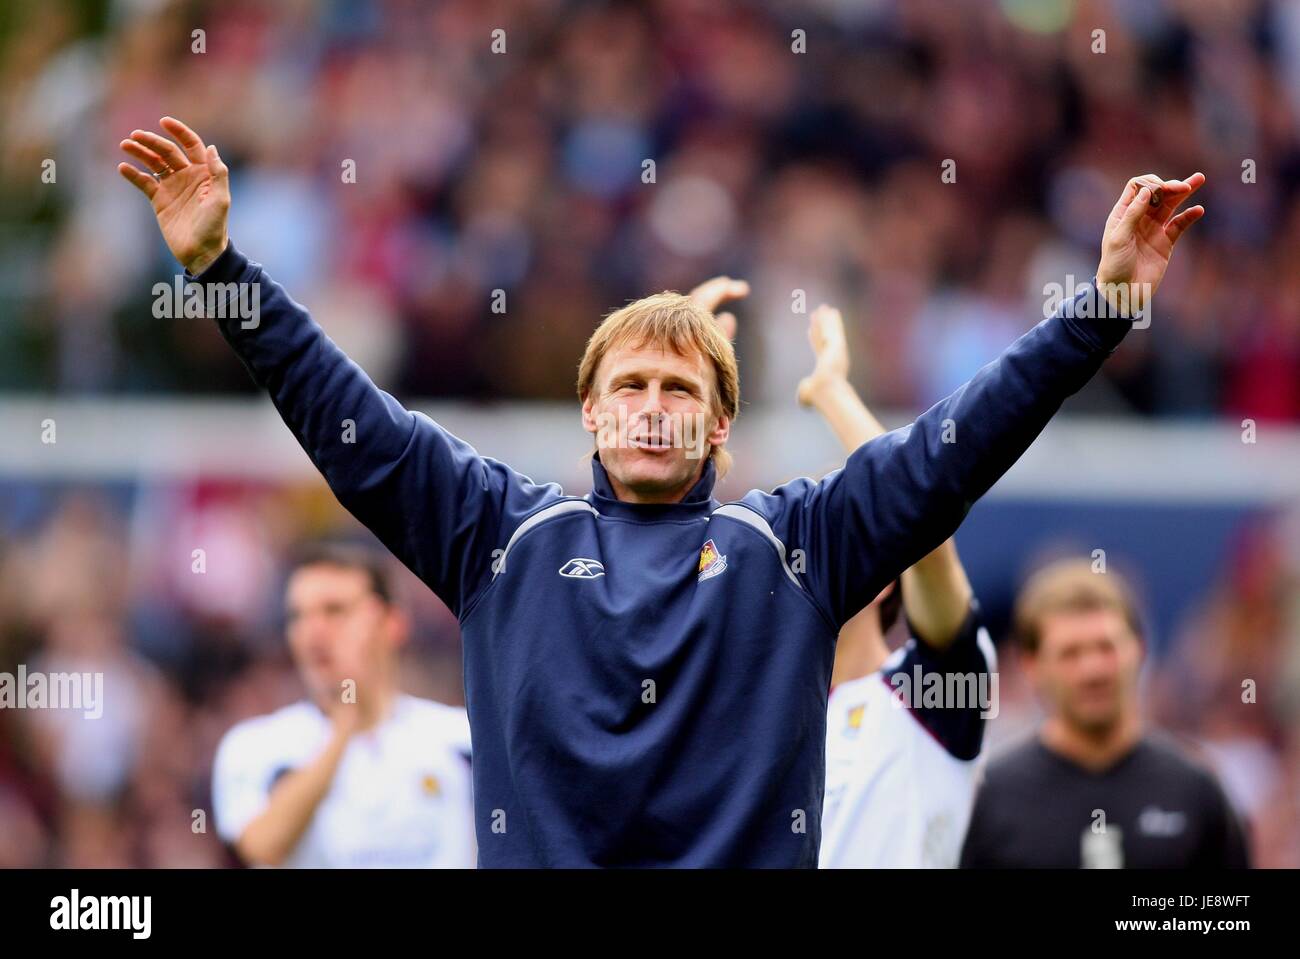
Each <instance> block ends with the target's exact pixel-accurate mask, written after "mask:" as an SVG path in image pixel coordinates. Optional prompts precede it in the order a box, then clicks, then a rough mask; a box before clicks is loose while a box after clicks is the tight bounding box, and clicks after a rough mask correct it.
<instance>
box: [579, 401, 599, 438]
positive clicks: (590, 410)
mask: <svg viewBox="0 0 1300 959" xmlns="http://www.w3.org/2000/svg"><path fill="white" fill-rule="evenodd" d="M595 408H596V401H595V398H594V397H593V396H592V394H591V393H588V394H587V395H586V396H585V397H584V398H583V400H582V428H583V429H584V430H586V431H587V432H588V433H591V434H592V435H595V433H596V430H597V428H598V426H599V424H598V423H597V421H596V412H595Z"/></svg>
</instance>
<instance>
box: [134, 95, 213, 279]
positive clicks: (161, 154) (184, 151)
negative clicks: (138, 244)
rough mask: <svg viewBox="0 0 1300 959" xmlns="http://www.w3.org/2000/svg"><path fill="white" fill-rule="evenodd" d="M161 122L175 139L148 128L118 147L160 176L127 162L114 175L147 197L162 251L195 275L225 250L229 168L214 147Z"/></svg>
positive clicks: (171, 123) (180, 125) (174, 124)
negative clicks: (168, 253)
mask: <svg viewBox="0 0 1300 959" xmlns="http://www.w3.org/2000/svg"><path fill="white" fill-rule="evenodd" d="M161 123H162V126H163V129H164V130H166V131H167V132H168V133H170V134H171V135H172V136H173V137H175V138H176V139H175V141H173V140H169V139H167V137H164V136H161V135H160V134H157V133H151V132H149V131H148V130H133V131H131V138H130V139H129V140H123V141H122V142H121V144H120V146H121V147H122V150H123V151H124V152H125V153H127V154H129V155H130V156H131V157H133V158H134V159H136V160H139V161H140V162H141V163H143V164H144V165H145V167H146V168H148V169H149V170H151V171H152V172H153V173H156V174H162V176H161V178H159V177H155V176H150V175H149V174H148V173H143V172H141V171H140V170H138V169H136V168H135V167H134V166H132V165H131V164H129V163H119V164H118V166H117V172H118V173H120V174H122V176H123V177H125V178H126V179H127V180H129V181H130V182H131V183H132V184H134V185H135V187H136V188H137V189H139V190H140V192H141V193H143V194H144V195H145V196H147V197H148V198H149V202H150V203H151V204H152V205H153V212H154V216H156V217H157V218H158V228H159V229H160V230H162V235H163V239H164V240H165V241H166V242H167V247H168V249H170V250H171V251H172V255H173V256H175V257H176V259H177V260H179V261H180V263H181V265H182V266H184V267H185V269H187V270H189V272H190V273H192V274H194V275H196V276H197V275H198V274H199V273H202V272H203V271H204V270H206V269H207V268H208V267H209V266H211V265H212V263H213V262H214V261H215V260H216V259H217V257H219V256H220V255H221V254H222V252H223V251H224V250H225V249H226V243H227V241H228V238H227V235H226V218H227V215H228V214H229V212H230V169H229V167H227V166H226V165H225V164H224V163H223V162H222V161H221V157H220V156H219V155H218V154H217V148H216V147H215V146H205V145H204V143H203V141H202V140H201V139H199V135H198V134H197V133H195V132H194V131H193V130H191V129H190V128H189V127H187V126H186V125H185V124H184V123H181V121H180V120H177V119H174V118H173V117H163V118H162V121H161ZM178 144H179V145H178Z"/></svg>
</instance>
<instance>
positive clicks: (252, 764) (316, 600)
mask: <svg viewBox="0 0 1300 959" xmlns="http://www.w3.org/2000/svg"><path fill="white" fill-rule="evenodd" d="M382 564H383V561H382V560H379V559H377V558H375V557H372V556H371V555H370V554H369V553H368V552H367V551H364V550H352V549H347V548H342V547H327V548H324V549H322V550H319V551H317V552H316V553H315V554H313V555H310V556H306V557H304V558H303V559H302V560H300V561H299V562H298V563H297V564H295V567H294V569H293V572H292V574H291V575H290V578H289V582H288V586H287V589H286V596H285V605H286V612H287V615H288V629H287V632H288V640H289V648H290V651H291V652H292V654H293V658H294V662H295V664H296V665H297V667H298V671H299V673H300V675H301V676H302V679H303V682H304V684H305V685H306V687H307V690H308V694H309V698H308V699H307V700H305V701H303V702H299V703H295V704H293V705H291V706H287V707H285V708H284V709H280V710H278V711H276V712H274V713H272V714H270V715H268V716H259V717H256V718H254V719H249V720H246V721H244V722H241V723H239V724H238V725H236V726H235V727H234V728H233V729H231V730H230V731H229V732H227V733H226V735H225V737H224V738H223V739H222V741H221V744H220V746H219V747H218V749H217V755H216V760H215V763H214V770H213V777H212V803H213V812H214V817H215V820H216V828H217V833H218V834H219V835H220V836H221V838H222V839H223V840H225V841H226V842H228V843H230V844H231V846H232V847H233V848H234V850H235V851H236V853H237V854H238V855H239V857H240V859H242V860H243V861H244V862H246V863H248V864H250V865H272V866H287V867H296V868H330V867H353V868H363V867H462V868H472V867H473V866H474V865H475V861H476V859H477V848H476V846H475V842H474V816H473V794H472V775H471V771H470V735H469V721H468V719H467V717H466V713H465V710H463V709H458V708H455V707H452V706H446V705H443V704H442V703H436V702H432V701H431V700H426V699H418V698H416V697H414V696H409V695H406V694H404V693H402V692H400V690H399V689H398V686H397V651H398V649H399V647H400V646H401V644H402V642H403V641H404V640H405V637H406V633H407V623H406V619H405V617H404V615H403V614H402V612H401V610H400V609H399V608H398V607H397V606H396V605H394V603H393V601H392V597H391V595H390V591H389V587H388V582H387V578H386V575H385V571H384V567H383V565H382Z"/></svg>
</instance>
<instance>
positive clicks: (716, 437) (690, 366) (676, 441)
mask: <svg viewBox="0 0 1300 959" xmlns="http://www.w3.org/2000/svg"><path fill="white" fill-rule="evenodd" d="M594 380H595V383H594V386H593V387H592V391H591V393H590V394H589V395H588V396H587V398H586V400H585V401H584V402H583V404H582V422H583V426H584V427H585V428H586V430H587V432H589V433H594V434H595V436H596V446H597V448H598V449H599V450H600V462H601V464H602V465H603V466H604V467H605V471H606V473H608V474H609V478H610V484H611V485H612V486H613V487H614V492H615V494H617V496H618V497H619V499H626V500H629V501H631V502H645V503H656V502H657V503H671V502H676V501H678V500H680V499H681V498H682V497H683V496H685V495H686V494H687V493H688V492H689V491H690V488H691V486H693V485H694V484H695V481H696V480H697V479H698V478H699V475H700V472H701V470H702V469H703V468H704V462H705V460H706V459H707V458H708V455H709V453H710V451H711V449H712V447H713V446H719V445H721V444H723V443H725V442H726V440H727V436H728V434H729V432H730V428H731V421H730V419H729V418H727V417H725V416H724V417H717V416H715V415H714V412H713V409H714V405H713V404H714V396H715V393H716V389H717V387H716V378H715V373H714V370H713V365H712V363H710V362H709V360H708V358H707V357H706V356H704V355H703V354H701V353H699V352H695V353H692V354H691V355H689V356H682V355H681V354H679V353H674V352H672V351H671V350H664V349H662V348H660V347H658V346H646V347H641V348H636V347H633V346H628V345H624V346H621V347H618V348H615V349H612V350H610V351H609V352H608V353H607V354H605V357H604V358H603V359H602V360H601V363H600V366H599V368H598V369H597V370H596V376H595V377H594Z"/></svg>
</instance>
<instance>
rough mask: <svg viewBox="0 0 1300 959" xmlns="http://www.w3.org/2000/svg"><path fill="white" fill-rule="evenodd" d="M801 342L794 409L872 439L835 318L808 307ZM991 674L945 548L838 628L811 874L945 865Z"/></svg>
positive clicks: (968, 803)
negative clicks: (896, 626)
mask: <svg viewBox="0 0 1300 959" xmlns="http://www.w3.org/2000/svg"><path fill="white" fill-rule="evenodd" d="M809 339H810V340H811V342H812V345H813V351H814V353H815V354H816V357H817V362H816V366H815V368H814V371H813V373H812V375H810V376H808V377H807V378H805V379H804V381H803V382H802V383H800V384H799V400H800V402H801V403H803V404H804V405H806V406H812V407H815V408H816V409H817V410H818V412H820V413H821V414H822V415H823V416H824V417H825V418H826V420H827V421H828V422H829V423H830V425H831V427H832V428H833V429H834V430H835V433H836V435H837V436H838V437H839V439H840V442H841V443H842V444H843V445H844V447H845V449H846V450H847V451H849V452H851V451H853V450H855V449H857V448H858V447H859V446H860V445H861V444H863V443H865V442H867V441H868V440H871V439H873V438H875V437H876V436H880V435H882V434H884V433H885V428H884V427H883V426H881V424H880V422H879V421H878V420H876V418H875V417H874V416H872V415H871V412H870V411H869V410H868V409H867V407H866V406H865V404H863V402H862V400H861V399H860V398H859V397H858V394H857V392H856V391H855V390H854V389H853V387H852V385H850V383H849V380H848V370H849V355H848V346H847V342H846V338H845V335H844V325H843V321H842V319H841V318H840V314H839V311H838V310H834V309H831V308H829V307H825V306H823V307H820V308H819V309H818V310H817V311H816V312H815V313H814V314H813V316H812V319H811V323H810V328H809ZM900 591H901V594H902V595H901V597H900V595H899V593H900ZM900 605H901V606H902V608H903V610H904V612H905V613H906V617H905V618H906V621H907V625H908V632H909V638H908V641H907V643H906V645H905V646H903V647H902V648H900V649H898V650H896V651H895V652H894V653H893V654H892V655H891V654H890V652H889V647H888V646H887V645H886V643H885V634H886V632H888V630H889V628H890V627H891V626H892V625H893V622H894V621H895V619H896V618H897V616H898V611H899V606H900ZM996 670H997V660H996V657H995V654H994V651H993V644H992V642H991V641H990V640H989V636H988V633H987V632H986V631H985V630H984V629H983V628H982V627H981V626H980V625H979V620H978V607H977V604H976V603H975V601H974V597H973V595H972V592H971V587H970V582H969V581H968V580H967V578H966V572H965V570H964V569H963V568H962V565H961V561H960V560H959V559H958V557H957V549H956V546H955V545H954V543H953V541H952V540H949V541H948V542H946V543H944V544H943V545H942V546H940V547H939V548H938V549H936V550H935V551H934V552H933V553H931V554H930V555H928V556H926V557H924V558H922V559H920V560H918V561H917V563H916V565H914V566H912V567H911V568H910V569H908V570H907V571H906V572H904V573H903V575H902V577H901V579H900V581H899V582H897V583H894V584H892V585H891V586H889V587H887V588H886V589H885V590H884V591H882V592H881V594H880V596H878V597H877V598H876V600H875V601H874V602H873V603H872V604H871V605H870V606H868V607H867V608H866V609H864V610H862V611H861V612H860V613H859V614H858V615H857V616H855V617H854V618H853V619H852V620H850V621H849V622H848V623H846V624H845V626H844V628H843V629H842V630H841V631H840V636H839V642H838V644H837V646H836V652H835V666H834V670H833V673H832V676H831V691H830V699H829V703H828V712H827V723H826V798H825V802H824V806H823V811H822V842H821V854H820V861H819V864H820V865H821V867H822V868H842V867H892V866H897V867H920V866H927V867H955V866H956V865H957V862H958V859H959V857H960V854H961V845H962V839H963V837H964V836H965V833H966V827H967V825H968V824H969V822H970V814H971V808H972V805H973V803H974V797H975V787H976V784H977V780H978V777H979V773H980V768H981V761H980V759H981V745H982V741H983V732H984V722H985V718H986V717H989V716H992V715H993V714H995V713H996V702H997V698H996V697H997V686H996ZM936 684H938V685H936Z"/></svg>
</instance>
